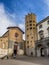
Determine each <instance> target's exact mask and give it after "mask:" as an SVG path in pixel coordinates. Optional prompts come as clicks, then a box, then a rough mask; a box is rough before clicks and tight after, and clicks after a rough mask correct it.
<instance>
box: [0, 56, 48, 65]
mask: <svg viewBox="0 0 49 65" xmlns="http://www.w3.org/2000/svg"><path fill="white" fill-rule="evenodd" d="M0 65H49V58H45V57H38V58H37V57H28V56H17V57H16V58H15V59H7V60H6V59H3V60H1V59H0Z"/></svg>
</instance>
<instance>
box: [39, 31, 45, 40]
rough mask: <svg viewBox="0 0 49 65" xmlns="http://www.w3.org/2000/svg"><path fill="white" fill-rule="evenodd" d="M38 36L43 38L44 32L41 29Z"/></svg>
mask: <svg viewBox="0 0 49 65" xmlns="http://www.w3.org/2000/svg"><path fill="white" fill-rule="evenodd" d="M39 36H40V39H43V38H44V33H43V31H42V30H41V31H39Z"/></svg>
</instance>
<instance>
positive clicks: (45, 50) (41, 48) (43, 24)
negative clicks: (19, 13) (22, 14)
mask: <svg viewBox="0 0 49 65" xmlns="http://www.w3.org/2000/svg"><path fill="white" fill-rule="evenodd" d="M37 36H38V40H37V41H36V42H35V47H36V48H35V50H36V56H49V16H48V17H46V18H45V19H43V20H42V21H40V22H39V23H38V24H37Z"/></svg>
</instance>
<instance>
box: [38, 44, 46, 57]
mask: <svg viewBox="0 0 49 65" xmlns="http://www.w3.org/2000/svg"><path fill="white" fill-rule="evenodd" d="M44 54H45V53H44V47H43V45H42V44H38V45H37V56H39V57H40V56H44Z"/></svg>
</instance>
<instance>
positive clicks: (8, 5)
mask: <svg viewBox="0 0 49 65" xmlns="http://www.w3.org/2000/svg"><path fill="white" fill-rule="evenodd" d="M31 12H32V13H35V14H36V17H37V18H36V19H37V22H39V21H41V20H42V19H43V18H45V17H47V16H49V0H0V13H1V14H0V22H1V23H0V32H1V33H0V35H2V34H3V33H4V32H5V31H6V27H8V26H12V25H13V26H14V25H15V26H16V25H17V26H19V27H20V28H21V29H22V30H24V29H25V27H24V23H25V15H27V14H28V13H31ZM3 29H4V30H3Z"/></svg>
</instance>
